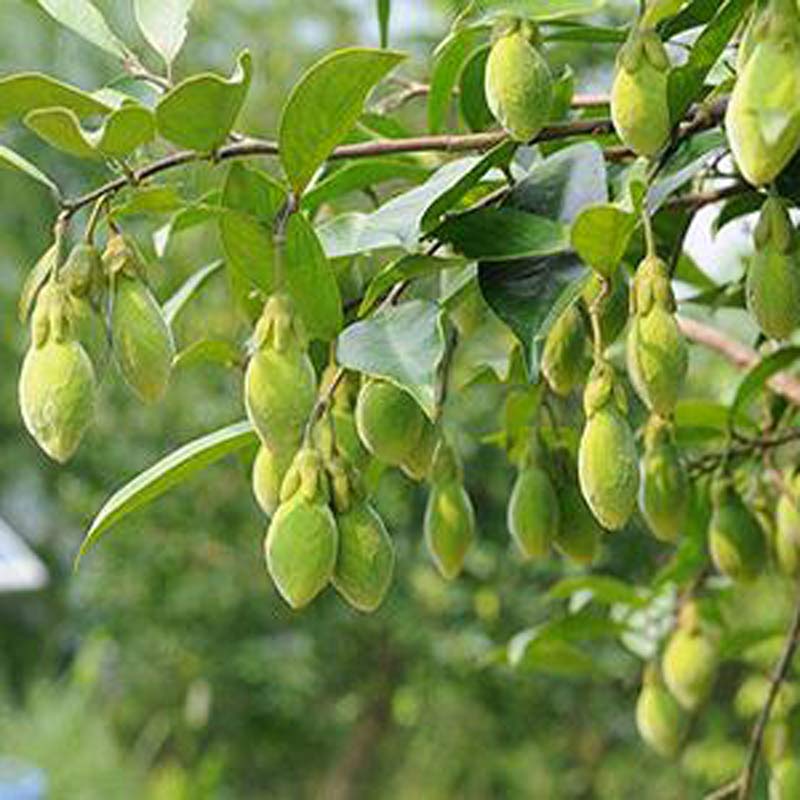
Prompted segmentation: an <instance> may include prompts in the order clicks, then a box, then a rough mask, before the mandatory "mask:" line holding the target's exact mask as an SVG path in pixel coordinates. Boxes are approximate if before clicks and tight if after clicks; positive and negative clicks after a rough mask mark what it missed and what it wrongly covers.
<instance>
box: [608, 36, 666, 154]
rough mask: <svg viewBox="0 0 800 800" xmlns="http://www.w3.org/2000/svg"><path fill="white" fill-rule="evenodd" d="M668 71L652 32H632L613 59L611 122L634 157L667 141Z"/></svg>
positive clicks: (656, 149) (661, 45) (661, 48)
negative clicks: (614, 66)
mask: <svg viewBox="0 0 800 800" xmlns="http://www.w3.org/2000/svg"><path fill="white" fill-rule="evenodd" d="M669 69H670V64H669V57H668V55H667V52H666V50H665V49H664V45H663V44H662V43H661V40H660V39H659V38H658V35H657V34H656V33H655V31H653V30H644V31H643V30H639V29H634V30H633V32H632V33H631V35H630V37H629V39H628V41H627V42H626V43H625V44H624V45H623V46H622V48H621V50H620V54H619V57H618V58H617V67H616V72H615V74H614V83H613V85H612V87H611V119H612V120H613V122H614V128H615V130H616V131H617V134H618V135H619V137H620V139H622V141H623V142H624V143H625V144H626V145H627V146H628V147H630V148H631V150H633V151H634V152H635V153H636V154H637V155H640V156H648V157H651V156H654V155H655V154H656V153H658V151H659V150H661V148H662V147H664V145H665V144H666V143H667V140H668V139H669V136H670V131H671V128H672V125H671V122H670V115H669V104H668V100H667V83H668V79H669Z"/></svg>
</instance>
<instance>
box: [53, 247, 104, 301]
mask: <svg viewBox="0 0 800 800" xmlns="http://www.w3.org/2000/svg"><path fill="white" fill-rule="evenodd" d="M59 275H60V279H61V280H62V281H63V282H64V285H65V286H66V288H67V290H68V291H69V293H70V294H72V295H74V296H75V297H82V298H85V299H87V300H89V301H91V302H94V301H96V300H97V299H98V294H99V293H100V292H101V291H102V284H103V263H102V258H101V256H100V252H99V251H98V249H97V248H96V247H95V246H94V245H92V244H88V243H87V242H81V243H79V244H77V245H75V247H73V248H72V250H71V251H70V254H69V256H68V257H67V260H66V261H65V262H64V265H63V266H62V267H61V270H60V273H59Z"/></svg>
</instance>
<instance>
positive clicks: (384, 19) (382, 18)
mask: <svg viewBox="0 0 800 800" xmlns="http://www.w3.org/2000/svg"><path fill="white" fill-rule="evenodd" d="M391 13H392V0H378V29H379V31H380V41H381V47H383V48H384V49H386V48H387V47H388V46H389V19H390V17H391Z"/></svg>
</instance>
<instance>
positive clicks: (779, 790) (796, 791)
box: [769, 756, 800, 800]
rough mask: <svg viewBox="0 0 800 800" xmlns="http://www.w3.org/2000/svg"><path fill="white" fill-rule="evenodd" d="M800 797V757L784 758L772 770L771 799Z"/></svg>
mask: <svg viewBox="0 0 800 800" xmlns="http://www.w3.org/2000/svg"><path fill="white" fill-rule="evenodd" d="M797 797H800V758H797V757H795V756H790V757H788V758H785V759H783V761H781V762H780V763H779V764H777V765H776V766H775V768H774V769H773V770H772V775H771V776H770V780H769V800H795V798H797Z"/></svg>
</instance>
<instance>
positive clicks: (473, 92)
mask: <svg viewBox="0 0 800 800" xmlns="http://www.w3.org/2000/svg"><path fill="white" fill-rule="evenodd" d="M490 51H491V47H489V45H486V46H485V47H480V48H478V49H477V50H475V51H474V52H473V53H472V55H471V56H470V57H469V58H468V59H467V63H466V64H464V68H463V69H462V70H461V77H460V78H459V81H458V107H459V109H460V110H461V116H462V117H463V118H464V122H466V123H467V126H468V127H469V129H470V130H471V131H484V130H486V129H487V128H489V127H490V126H491V125H492V124H493V123H494V117H493V116H492V112H491V110H490V109H489V104H488V103H487V102H486V89H485V84H484V80H485V76H486V61H487V60H488V58H489V53H490Z"/></svg>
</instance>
